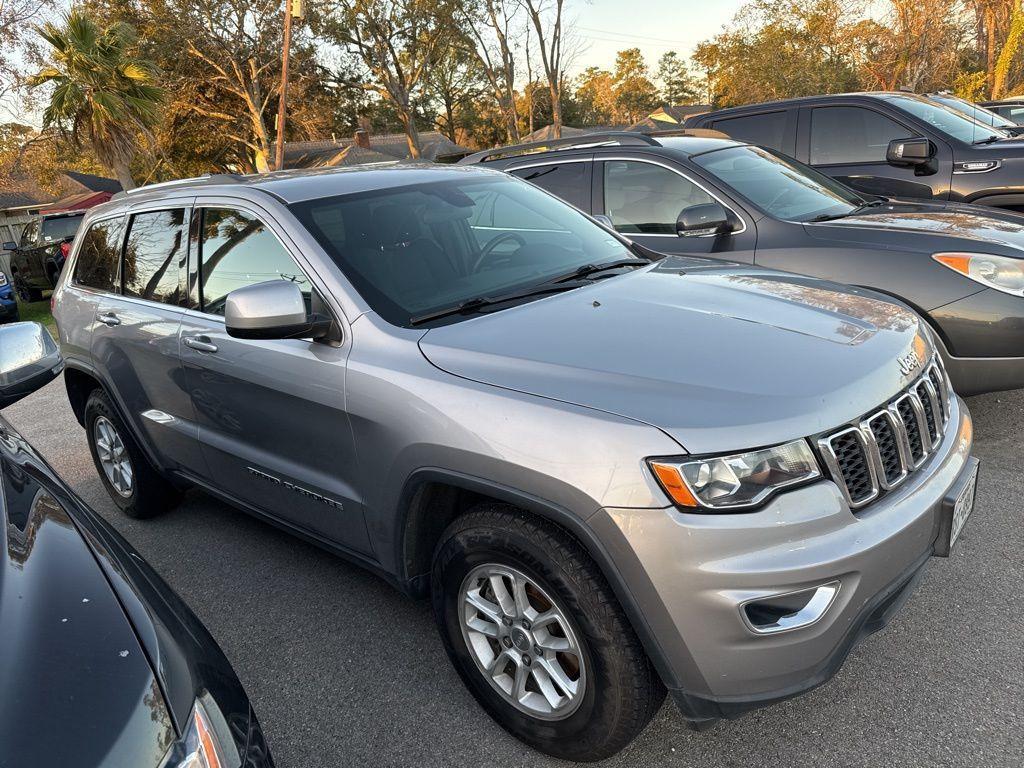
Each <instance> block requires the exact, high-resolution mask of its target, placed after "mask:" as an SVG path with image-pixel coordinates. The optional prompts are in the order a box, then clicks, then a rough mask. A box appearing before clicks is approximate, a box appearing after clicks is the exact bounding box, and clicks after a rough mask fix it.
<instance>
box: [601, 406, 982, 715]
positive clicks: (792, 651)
mask: <svg viewBox="0 0 1024 768" xmlns="http://www.w3.org/2000/svg"><path fill="white" fill-rule="evenodd" d="M951 411H952V413H951V418H950V425H949V427H948V428H947V431H946V436H945V439H944V441H943V443H942V445H941V446H939V448H938V449H937V450H936V451H935V452H934V453H933V454H932V455H931V456H930V457H929V459H928V460H927V461H926V463H925V464H924V465H923V466H922V467H921V468H919V469H918V470H917V471H916V472H915V473H914V475H912V476H911V478H909V479H908V480H907V481H906V482H904V483H903V485H901V486H900V487H899V488H897V489H896V490H894V491H892V492H890V493H889V494H887V495H886V496H884V497H882V498H881V499H879V500H878V501H876V502H874V503H872V504H870V505H868V506H867V507H865V508H863V509H861V510H859V511H858V512H857V514H854V513H853V512H851V511H850V509H849V507H848V506H847V505H846V503H845V502H844V501H843V497H842V496H841V494H840V492H839V489H838V488H837V487H836V486H835V484H833V483H832V482H831V481H822V482H818V483H815V484H813V485H809V486H806V487H804V488H800V489H797V490H794V491H791V492H789V493H783V494H780V495H779V496H777V497H776V498H775V499H774V500H773V501H772V502H771V503H770V504H768V505H767V506H766V507H764V508H762V509H760V510H758V511H756V512H751V513H747V514H722V515H715V514H688V513H681V512H679V511H678V510H676V509H675V508H668V509H664V510H650V509H604V510H601V511H600V512H599V513H597V515H595V516H594V517H593V518H591V520H590V524H591V525H592V526H593V527H594V528H595V530H596V532H597V533H598V535H599V536H600V537H601V538H602V541H604V542H605V543H606V545H607V546H608V551H609V554H610V555H611V557H612V559H613V560H614V562H615V565H616V567H617V568H618V569H619V571H620V572H621V575H622V576H623V577H624V580H625V583H627V584H629V585H630V587H631V590H630V591H631V593H632V594H631V597H632V598H633V600H634V601H635V603H636V605H637V608H638V609H639V612H640V613H641V614H642V615H643V617H644V620H645V621H646V622H647V625H648V626H647V629H648V630H649V631H648V632H647V633H646V634H647V636H649V637H654V638H656V642H657V645H658V647H657V648H654V649H651V648H648V651H649V653H650V654H651V655H652V658H654V661H655V664H656V666H657V667H658V671H659V673H661V675H662V678H663V680H664V682H665V684H666V686H667V687H668V688H669V690H670V692H671V693H672V695H673V697H674V698H675V700H676V702H677V704H678V705H679V707H680V710H681V711H682V713H683V715H684V716H685V717H687V718H688V719H690V720H692V721H695V722H701V721H709V720H713V719H716V718H719V717H732V716H735V715H737V714H739V713H741V712H743V711H745V710H749V709H753V708H756V707H760V706H764V705H766V704H770V703H773V702H775V701H779V700H782V699H785V698H789V697H791V696H795V695H797V694H799V693H802V692H804V691H807V690H810V689H811V688H814V687H815V686H817V685H820V684H821V683H823V682H825V681H826V680H828V679H829V677H831V676H832V675H833V674H834V673H835V672H836V670H838V668H839V667H840V666H841V664H842V662H843V660H844V659H845V658H846V655H847V653H848V652H849V650H850V648H852V646H853V645H854V644H855V643H856V641H857V640H858V639H859V638H860V637H863V636H864V635H865V634H867V633H869V632H871V631H874V630H875V629H878V628H879V627H881V626H882V625H883V624H884V623H885V622H886V621H887V620H888V618H889V617H890V616H891V615H892V614H893V613H894V612H895V610H896V609H897V608H898V607H899V605H900V604H901V603H902V601H903V600H904V599H905V598H906V597H907V595H908V594H909V593H910V591H911V587H912V585H913V582H914V579H915V576H916V575H917V574H918V572H919V571H920V569H921V568H922V566H923V565H924V563H925V562H926V561H927V560H928V558H929V556H930V555H931V553H932V549H933V546H934V543H935V541H936V537H937V536H938V533H939V528H940V511H941V508H942V505H943V500H944V498H945V497H946V496H947V493H948V492H949V489H950V488H951V487H952V486H954V484H955V483H956V481H957V479H958V478H959V477H960V475H961V473H963V472H964V471H965V470H966V469H967V468H968V467H969V465H970V449H971V444H972V422H971V418H970V415H969V414H968V412H967V409H966V407H965V406H964V404H963V402H962V401H961V400H959V398H956V399H955V400H954V402H953V403H951ZM837 581H838V582H839V584H840V587H839V591H838V593H837V594H836V596H835V598H834V599H833V600H832V602H831V604H830V605H829V607H828V609H827V610H826V611H825V612H824V614H823V615H822V616H821V617H820V619H819V620H817V621H815V622H814V623H813V624H811V625H809V626H806V627H803V628H800V629H794V630H791V631H787V632H781V633H778V634H767V635H766V634H757V633H755V632H754V631H753V630H752V628H751V627H750V626H748V624H747V623H746V622H745V621H744V619H743V615H742V613H741V609H740V606H741V605H742V604H743V603H744V602H746V601H748V600H751V599H754V598H759V597H764V596H767V595H777V594H782V593H788V592H795V591H797V590H806V589H811V588H814V587H817V586H820V585H823V584H827V583H832V582H837Z"/></svg>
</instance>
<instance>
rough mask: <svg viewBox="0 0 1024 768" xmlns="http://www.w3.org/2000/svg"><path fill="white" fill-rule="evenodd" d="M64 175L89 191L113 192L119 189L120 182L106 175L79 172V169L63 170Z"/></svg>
mask: <svg viewBox="0 0 1024 768" xmlns="http://www.w3.org/2000/svg"><path fill="white" fill-rule="evenodd" d="M64 175H65V176H67V177H68V178H69V179H71V180H72V181H74V182H76V183H77V184H81V185H82V186H83V187H85V188H86V189H87V190H89V191H90V192H110V193H111V194H115V193H117V192H120V191H121V182H119V181H118V180H117V179H109V178H107V177H106V176H97V175H96V174H94V173H81V172H79V171H64Z"/></svg>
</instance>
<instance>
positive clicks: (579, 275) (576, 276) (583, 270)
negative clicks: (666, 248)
mask: <svg viewBox="0 0 1024 768" xmlns="http://www.w3.org/2000/svg"><path fill="white" fill-rule="evenodd" d="M650 263H651V260H650V259H617V260H615V261H609V262H606V263H604V264H584V265H583V266H582V267H577V268H576V269H574V270H573V271H572V272H569V273H567V274H564V275H559V276H558V277H554V278H552V279H550V280H548V281H547V283H545V284H551V283H556V284H557V283H565V282H568V281H569V280H582V279H583V278H585V277H590V276H591V275H596V274H598V273H599V272H607V271H608V270H610V269H619V268H620V267H642V266H644V265H646V264H650Z"/></svg>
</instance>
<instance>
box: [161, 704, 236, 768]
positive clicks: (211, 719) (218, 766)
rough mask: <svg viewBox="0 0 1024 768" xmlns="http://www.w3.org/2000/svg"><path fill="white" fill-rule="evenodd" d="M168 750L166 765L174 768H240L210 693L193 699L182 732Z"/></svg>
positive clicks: (227, 730)
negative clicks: (193, 701)
mask: <svg viewBox="0 0 1024 768" xmlns="http://www.w3.org/2000/svg"><path fill="white" fill-rule="evenodd" d="M204 701H205V702H206V704H205V705H204V703H203V702H204ZM171 750H172V752H173V753H174V754H173V756H171V757H169V758H168V759H167V761H166V763H165V764H166V765H168V766H174V768H239V766H240V765H241V763H242V758H241V756H240V755H239V754H238V749H237V747H236V746H235V743H234V740H233V739H232V738H231V731H230V730H229V728H228V724H227V721H226V720H224V716H223V715H222V714H221V712H220V709H218V708H217V705H216V703H215V702H214V701H213V699H212V698H211V697H210V696H209V694H204V695H203V696H201V697H200V698H199V699H196V703H195V706H194V707H193V708H192V716H191V717H190V718H189V720H188V726H187V727H186V729H185V733H184V734H183V735H182V737H181V740H180V741H178V742H176V743H175V744H174V745H173V746H172V747H171Z"/></svg>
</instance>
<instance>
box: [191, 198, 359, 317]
mask: <svg viewBox="0 0 1024 768" xmlns="http://www.w3.org/2000/svg"><path fill="white" fill-rule="evenodd" d="M323 216H324V217H325V220H324V221H322V222H320V223H321V224H322V225H323V226H325V227H326V228H327V229H328V230H329V231H330V232H331V234H332V235H333V236H337V237H340V238H342V242H343V241H344V237H345V232H344V223H343V222H342V221H341V219H340V217H337V216H329V215H328V213H327V212H325V213H324V214H323ZM202 217H203V218H202V225H201V233H200V238H199V258H200V263H201V264H202V267H201V273H202V281H201V282H202V291H201V302H202V310H203V312H206V313H207V314H210V315H223V314H224V304H225V300H226V299H227V296H228V294H229V293H231V291H233V290H235V289H236V288H243V287H245V286H247V285H255V284H256V283H265V282H267V281H268V280H288V281H290V282H293V283H295V284H296V285H298V286H299V289H300V290H301V291H302V294H303V296H304V298H305V299H306V308H307V310H308V309H309V307H310V302H311V294H312V290H313V288H312V286H311V285H310V282H309V280H308V279H307V278H306V275H305V274H304V273H303V272H302V270H301V269H299V265H298V264H296V263H295V259H293V258H292V257H291V254H289V253H288V251H286V250H285V248H284V246H283V245H282V244H281V241H280V240H278V239H277V236H276V235H275V234H274V233H273V232H271V231H270V229H268V228H267V225H266V224H264V223H263V222H262V221H260V220H259V219H258V218H256V217H255V216H252V215H250V214H247V213H243V212H242V211H237V210H232V209H230V208H205V209H204V210H203V212H202Z"/></svg>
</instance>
